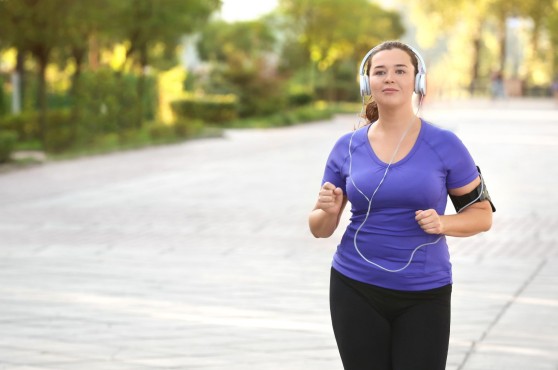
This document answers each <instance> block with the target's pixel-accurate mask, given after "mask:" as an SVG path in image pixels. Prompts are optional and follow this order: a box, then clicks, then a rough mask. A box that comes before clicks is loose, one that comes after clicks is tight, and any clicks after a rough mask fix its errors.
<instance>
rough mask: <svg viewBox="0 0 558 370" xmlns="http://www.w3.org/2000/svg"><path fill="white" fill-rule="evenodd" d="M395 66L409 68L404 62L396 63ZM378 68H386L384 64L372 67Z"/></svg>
mask: <svg viewBox="0 0 558 370" xmlns="http://www.w3.org/2000/svg"><path fill="white" fill-rule="evenodd" d="M395 67H404V68H409V66H408V65H406V64H396V65H395ZM378 68H386V66H384V65H379V66H376V67H374V69H378Z"/></svg>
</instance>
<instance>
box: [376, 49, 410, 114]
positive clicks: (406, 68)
mask: <svg viewBox="0 0 558 370" xmlns="http://www.w3.org/2000/svg"><path fill="white" fill-rule="evenodd" d="M369 73H370V75H369V79H370V91H371V92H372V96H373V97H374V100H375V101H376V102H377V103H378V105H389V106H395V105H401V104H405V103H409V102H410V101H411V99H412V96H413V91H414V89H415V67H414V66H413V62H412V60H411V57H410V56H409V54H407V52H405V51H403V50H401V49H391V50H382V51H379V52H378V53H376V54H375V55H374V56H373V57H372V60H371V66H370V72H369Z"/></svg>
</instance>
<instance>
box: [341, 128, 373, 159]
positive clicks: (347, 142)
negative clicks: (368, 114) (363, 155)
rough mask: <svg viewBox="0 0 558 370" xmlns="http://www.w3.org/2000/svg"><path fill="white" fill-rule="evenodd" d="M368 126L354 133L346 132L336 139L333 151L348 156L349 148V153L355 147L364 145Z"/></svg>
mask: <svg viewBox="0 0 558 370" xmlns="http://www.w3.org/2000/svg"><path fill="white" fill-rule="evenodd" d="M367 132H368V126H364V127H361V128H359V129H357V130H355V131H351V132H347V133H346V134H343V135H342V136H341V137H339V138H338V139H337V141H336V142H335V145H334V146H333V151H343V152H345V153H346V154H347V155H348V154H349V148H350V149H351V152H352V151H354V150H355V149H356V148H357V147H359V146H361V145H362V144H363V143H365V142H366V141H365V140H366V139H367Z"/></svg>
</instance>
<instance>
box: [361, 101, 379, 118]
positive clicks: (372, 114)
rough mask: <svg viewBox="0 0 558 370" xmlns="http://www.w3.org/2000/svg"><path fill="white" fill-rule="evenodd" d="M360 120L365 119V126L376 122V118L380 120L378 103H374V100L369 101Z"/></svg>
mask: <svg viewBox="0 0 558 370" xmlns="http://www.w3.org/2000/svg"><path fill="white" fill-rule="evenodd" d="M362 118H366V121H367V124H370V123H372V122H376V121H377V120H378V118H380V114H379V112H378V103H376V101H375V100H373V99H371V100H370V101H369V102H368V104H366V110H365V113H364V116H363V117H362Z"/></svg>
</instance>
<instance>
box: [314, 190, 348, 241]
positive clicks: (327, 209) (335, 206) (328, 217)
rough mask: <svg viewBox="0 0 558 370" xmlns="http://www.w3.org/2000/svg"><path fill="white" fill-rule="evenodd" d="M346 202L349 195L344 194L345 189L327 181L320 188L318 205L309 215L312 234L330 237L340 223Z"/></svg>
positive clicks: (317, 236)
mask: <svg viewBox="0 0 558 370" xmlns="http://www.w3.org/2000/svg"><path fill="white" fill-rule="evenodd" d="M346 204H347V197H345V196H344V195H343V190H341V188H338V187H336V186H335V185H333V184H332V183H329V182H326V183H325V184H324V185H323V186H322V188H321V189H320V193H319V195H318V201H317V202H316V206H315V207H314V209H313V210H312V212H311V213H310V216H309V217H308V224H309V226H310V231H311V232H312V235H314V237H316V238H328V237H330V236H331V235H332V234H333V232H334V231H335V229H337V226H338V225H339V220H340V219H341V214H342V213H343V209H345V205H346Z"/></svg>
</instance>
